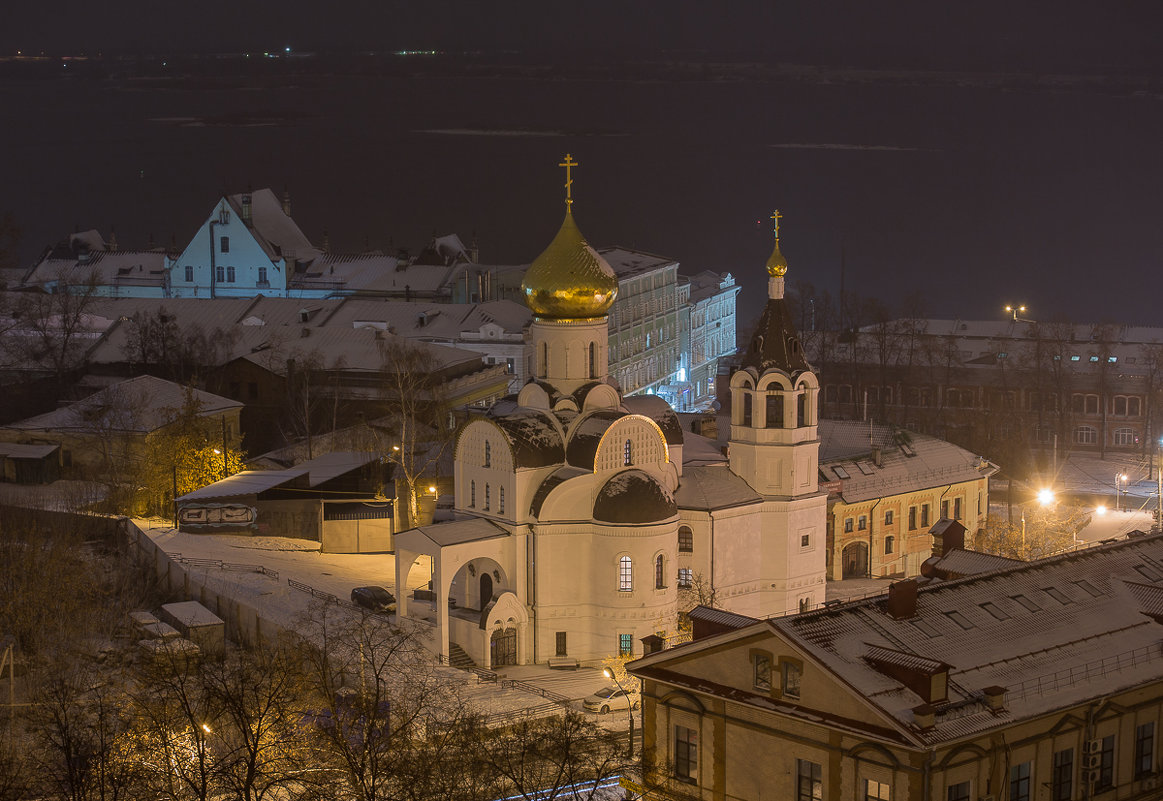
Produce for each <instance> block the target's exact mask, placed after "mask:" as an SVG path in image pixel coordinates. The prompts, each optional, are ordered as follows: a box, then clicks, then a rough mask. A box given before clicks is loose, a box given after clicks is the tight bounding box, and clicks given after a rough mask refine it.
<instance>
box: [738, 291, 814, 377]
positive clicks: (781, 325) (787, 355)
mask: <svg viewBox="0 0 1163 801" xmlns="http://www.w3.org/2000/svg"><path fill="white" fill-rule="evenodd" d="M741 364H742V366H743V367H753V368H755V370H756V371H757V372H759V373H760V374H762V373H763V372H764V371H765V370H769V369H771V368H773V367H774V368H777V369H779V370H783V371H784V372H785V373H787V374H788V375H793V376H794V375H798V374H799V373H805V372H808V371H810V370H811V369H812V368H811V367H810V366H809V365H808V360H807V358H806V357H805V356H804V347H803V345H802V344H800V338H799V335H798V334H797V333H796V327H795V326H794V325H793V324H792V321H791V314H790V312H789V311H788V308H787V303H786V302H785V301H784V300H783V298H772V299H770V300H768V301H767V305H766V306H764V308H763V315H762V316H761V317H760V318H759V324H758V325H757V326H755V333H753V334H752V335H751V343H750V344H749V345H748V346H747V352H746V353H745V354H744V355H743V360H742V362H741Z"/></svg>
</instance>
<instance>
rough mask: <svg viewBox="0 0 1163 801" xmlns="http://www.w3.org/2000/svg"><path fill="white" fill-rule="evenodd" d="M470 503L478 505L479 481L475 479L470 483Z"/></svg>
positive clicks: (470, 504)
mask: <svg viewBox="0 0 1163 801" xmlns="http://www.w3.org/2000/svg"><path fill="white" fill-rule="evenodd" d="M468 505H469V506H476V505H477V483H476V482H475V481H470V482H469V484H468Z"/></svg>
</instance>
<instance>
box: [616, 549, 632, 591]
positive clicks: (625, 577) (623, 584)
mask: <svg viewBox="0 0 1163 801" xmlns="http://www.w3.org/2000/svg"><path fill="white" fill-rule="evenodd" d="M632 576H633V574H632V572H631V563H630V557H629V556H623V557H622V558H621V559H619V560H618V591H619V592H631V591H633V589H634V579H633V577H632Z"/></svg>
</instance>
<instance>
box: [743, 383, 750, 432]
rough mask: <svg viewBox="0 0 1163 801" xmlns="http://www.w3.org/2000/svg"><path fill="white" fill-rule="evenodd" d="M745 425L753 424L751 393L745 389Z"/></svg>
mask: <svg viewBox="0 0 1163 801" xmlns="http://www.w3.org/2000/svg"><path fill="white" fill-rule="evenodd" d="M743 425H745V426H749V425H751V393H750V392H748V391H747V390H743Z"/></svg>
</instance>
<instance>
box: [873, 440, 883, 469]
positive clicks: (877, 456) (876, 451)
mask: <svg viewBox="0 0 1163 801" xmlns="http://www.w3.org/2000/svg"><path fill="white" fill-rule="evenodd" d="M883 462H884V457H883V455H882V454H881V451H880V446H879V445H878V446H876V447H875V448H873V449H872V463H873V464H874V465H876V466H877V467H883Z"/></svg>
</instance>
